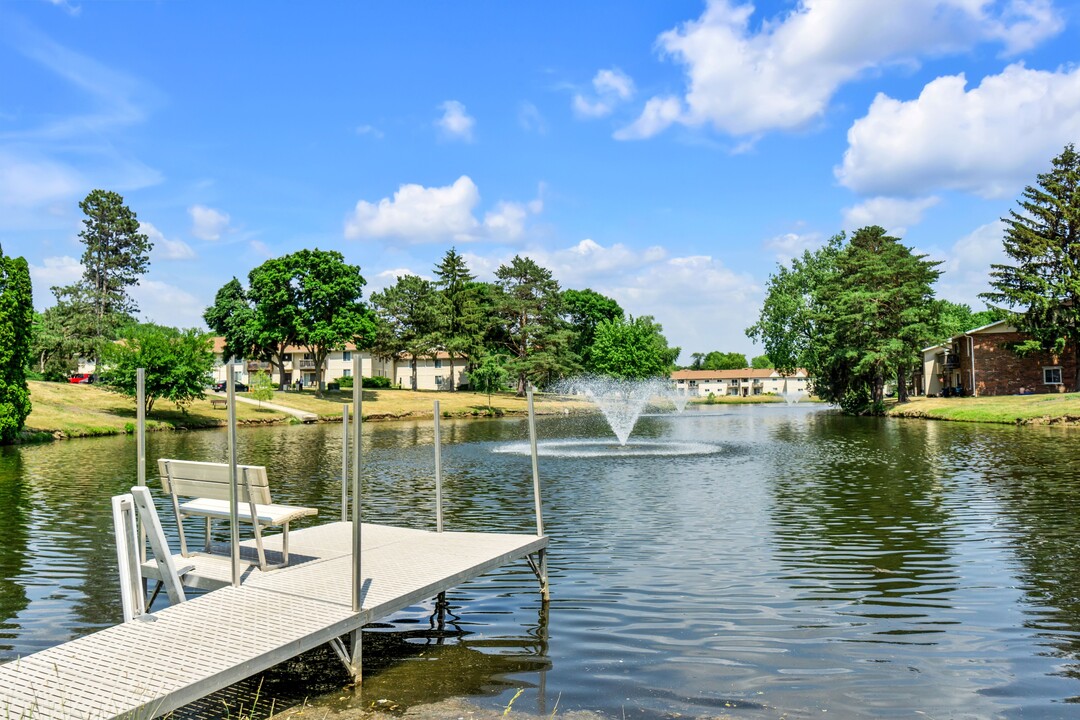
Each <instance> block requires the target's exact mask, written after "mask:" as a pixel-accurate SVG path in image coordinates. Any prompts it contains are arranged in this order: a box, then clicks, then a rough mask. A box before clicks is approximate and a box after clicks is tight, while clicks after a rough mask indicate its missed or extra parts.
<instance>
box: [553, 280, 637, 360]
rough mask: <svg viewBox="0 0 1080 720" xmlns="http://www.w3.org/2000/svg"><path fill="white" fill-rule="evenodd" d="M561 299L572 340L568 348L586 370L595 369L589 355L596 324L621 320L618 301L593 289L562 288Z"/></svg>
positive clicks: (621, 315) (622, 314) (621, 313)
mask: <svg viewBox="0 0 1080 720" xmlns="http://www.w3.org/2000/svg"><path fill="white" fill-rule="evenodd" d="M562 301H563V307H564V309H565V310H564V311H565V313H566V317H567V319H568V320H569V322H570V327H571V328H572V329H573V331H574V341H573V343H572V344H571V347H570V349H571V350H573V351H574V353H575V354H576V355H577V356H578V357H579V358H581V363H582V365H584V366H585V369H586V370H587V371H590V372H592V371H595V368H594V367H593V366H592V361H591V357H590V348H591V347H592V344H593V337H594V336H595V335H596V326H597V325H599V324H600V323H601V322H602V321H604V320H616V319H617V320H622V319H623V318H624V317H625V314H624V313H623V309H622V308H621V307H619V303H617V302H615V301H614V300H612V299H611V298H609V297H607V296H606V295H601V294H600V293H598V292H596V291H595V290H590V289H588V288H586V289H585V290H564V291H563V294H562Z"/></svg>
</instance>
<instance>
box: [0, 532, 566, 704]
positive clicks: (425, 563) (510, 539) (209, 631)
mask: <svg viewBox="0 0 1080 720" xmlns="http://www.w3.org/2000/svg"><path fill="white" fill-rule="evenodd" d="M361 530H362V532H361V539H362V547H361V559H362V563H363V564H362V586H361V610H360V612H359V613H354V612H353V611H352V574H351V573H352V561H353V559H352V552H351V547H352V545H351V542H352V523H349V522H335V523H329V524H326V525H320V526H316V527H312V528H306V529H303V530H294V531H293V532H292V534H291V539H290V565H289V567H287V568H282V569H280V570H273V571H268V572H262V571H260V570H258V569H257V568H248V569H246V570H245V571H244V572H243V574H242V585H241V586H240V587H232V586H231V585H230V582H231V569H230V564H229V558H228V557H217V556H209V557H208V556H194V557H192V558H184V559H183V560H182V561H181V564H183V565H194V566H195V569H194V570H192V571H191V573H189V575H188V577H187V578H186V579H185V585H190V586H193V587H201V588H205V589H213V590H214V592H209V593H207V594H205V595H201V596H199V597H196V598H194V599H191V600H189V601H187V602H184V603H180V604H178V605H175V606H172V607H168V608H165V609H164V610H161V611H158V612H155V613H153V614H150V615H146V616H143V618H142V619H139V620H136V621H134V622H129V623H124V624H121V625H116V626H114V627H111V628H107V629H105V630H101V631H99V632H96V633H92V634H90V635H87V636H85V637H81V638H78V639H76V640H73V641H71V642H67V643H64V644H62V645H58V646H56V647H53V648H49V649H48V650H43V651H41V652H38V653H34V654H33V655H29V656H27V657H24V658H20V659H18V660H14V661H11V662H9V663H7V664H5V665H2V666H0V717H2V718H4V720H20V719H21V720H52V719H55V720H61V719H62V720H105V719H106V718H114V717H118V716H121V715H127V716H138V717H146V718H149V717H152V716H156V715H160V714H162V713H165V712H168V711H171V710H175V709H176V708H179V707H181V706H183V705H185V704H187V703H189V702H192V701H194V700H197V699H199V698H200V697H203V696H205V695H207V694H209V693H211V692H214V691H216V690H219V689H221V688H224V687H227V686H229V685H231V684H232V683H235V682H237V681H239V680H241V679H243V678H245V677H249V676H251V675H253V674H255V673H257V672H261V671H263V670H265V669H267V668H270V667H272V666H274V665H276V664H277V663H280V662H282V661H284V660H287V659H289V658H291V657H294V656H296V655H298V654H300V653H302V652H305V651H307V650H310V649H312V648H315V647H318V646H319V645H322V644H324V643H327V642H329V641H330V640H332V639H334V638H338V637H341V636H343V635H346V634H348V633H350V632H352V631H355V630H358V629H359V628H360V627H362V626H364V625H366V624H369V623H371V622H374V621H376V620H379V619H381V618H384V617H386V616H388V615H390V614H392V613H394V612H397V611H399V610H402V609H404V608H407V607H409V606H410V605H413V604H414V603H416V602H418V601H421V600H424V599H426V598H429V597H434V596H435V595H437V594H439V593H441V592H444V591H446V590H448V589H450V588H452V587H454V586H456V585H459V584H461V583H462V582H465V581H466V580H469V579H471V578H474V577H478V576H480V575H482V574H484V573H486V572H488V571H490V570H492V569H494V568H497V567H499V566H501V565H505V564H506V563H508V562H511V561H513V560H516V559H520V558H528V557H529V556H530V555H531V554H532V553H536V552H540V551H544V550H546V548H547V543H548V539H547V537H546V536H542V535H527V534H504V533H474V532H432V531H426V530H412V529H408V528H400V527H391V526H386V525H372V524H367V523H364V524H362V525H361ZM279 542H280V535H276V536H272V537H266V544H267V550H268V551H273V550H279V549H280V548H279V547H278V546H276V545H275V543H279ZM530 562H531V559H530ZM144 568H145V571H146V575H147V577H153V576H154V573H155V572H156V571H155V568H154V566H153V563H152V562H151V563H148V564H147V566H144ZM215 588H216V589H215Z"/></svg>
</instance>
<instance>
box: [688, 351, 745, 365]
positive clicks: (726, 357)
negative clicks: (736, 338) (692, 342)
mask: <svg viewBox="0 0 1080 720" xmlns="http://www.w3.org/2000/svg"><path fill="white" fill-rule="evenodd" d="M748 367H750V364H749V363H748V362H746V355H743V354H742V353H736V352H730V353H722V352H718V351H716V350H714V351H712V352H711V353H708V354H707V355H706V356H705V357H704V358H702V361H701V368H700V369H701V370H743V369H744V368H748Z"/></svg>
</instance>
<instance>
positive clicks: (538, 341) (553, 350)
mask: <svg viewBox="0 0 1080 720" xmlns="http://www.w3.org/2000/svg"><path fill="white" fill-rule="evenodd" d="M495 278H496V280H495V284H496V286H497V287H498V289H499V291H498V300H497V306H496V312H497V313H498V316H499V318H500V320H502V323H503V326H504V331H505V347H506V349H507V350H508V351H509V352H510V358H509V360H508V362H507V365H508V367H507V369H508V370H509V371H510V372H511V373H513V374H514V375H515V376H516V377H517V394H518V396H522V395H524V394H525V390H526V387H527V386H528V383H529V381H530V380H534V381H540V382H551V381H554V380H557V379H558V378H560V377H563V376H565V375H567V374H569V373H571V372H574V371H575V370H577V368H578V367H579V365H578V363H577V362H576V361H575V360H574V357H573V353H572V352H571V350H570V342H571V340H572V332H571V331H570V329H569V327H568V326H567V325H566V323H565V321H563V319H562V317H561V314H562V294H561V292H560V291H559V283H558V282H557V281H556V280H555V279H554V278H552V276H551V271H550V270H547V269H546V268H542V267H540V266H539V265H537V264H536V263H535V262H534V261H533V260H531V259H530V258H523V257H521V256H520V255H515V256H514V259H513V260H511V261H510V264H509V265H501V266H499V269H498V270H496V271H495Z"/></svg>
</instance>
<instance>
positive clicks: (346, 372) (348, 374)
mask: <svg viewBox="0 0 1080 720" xmlns="http://www.w3.org/2000/svg"><path fill="white" fill-rule="evenodd" d="M341 377H352V368H345V369H344V370H342V371H341Z"/></svg>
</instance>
